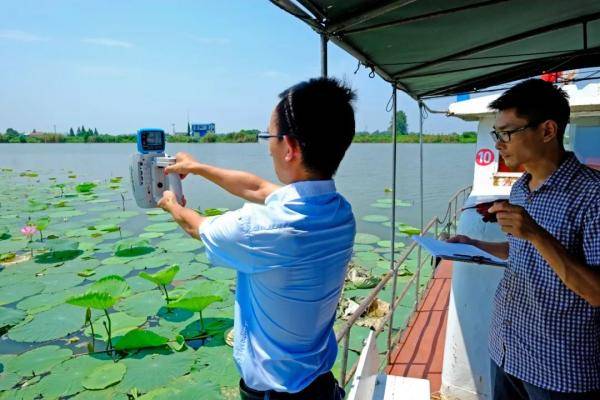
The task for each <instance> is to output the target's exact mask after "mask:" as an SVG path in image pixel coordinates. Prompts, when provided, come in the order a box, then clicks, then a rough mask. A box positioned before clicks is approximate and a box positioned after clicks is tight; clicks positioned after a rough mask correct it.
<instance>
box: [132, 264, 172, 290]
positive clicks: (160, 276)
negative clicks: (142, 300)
mask: <svg viewBox="0 0 600 400" xmlns="http://www.w3.org/2000/svg"><path fill="white" fill-rule="evenodd" d="M178 272H179V265H177V264H174V265H171V266H170V267H168V268H165V269H163V270H161V271H159V272H156V273H154V274H148V273H146V272H140V274H139V277H140V278H143V279H146V280H148V281H150V282H153V283H155V284H156V285H170V284H171V282H172V281H173V278H174V277H175V275H176V274H177V273H178Z"/></svg>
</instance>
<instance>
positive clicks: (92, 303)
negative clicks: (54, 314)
mask: <svg viewBox="0 0 600 400" xmlns="http://www.w3.org/2000/svg"><path fill="white" fill-rule="evenodd" d="M117 301H119V298H118V297H113V296H111V295H110V294H108V293H106V292H94V291H87V292H85V293H83V294H80V295H78V296H73V297H70V298H68V299H67V303H68V304H72V305H74V306H79V307H85V308H93V309H95V310H107V309H109V308H111V307H112V306H114V305H115V304H116V303H117Z"/></svg>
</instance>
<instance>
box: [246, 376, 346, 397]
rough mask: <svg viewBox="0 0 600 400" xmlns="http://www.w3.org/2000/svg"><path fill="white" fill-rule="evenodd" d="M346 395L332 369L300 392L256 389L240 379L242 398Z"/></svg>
mask: <svg viewBox="0 0 600 400" xmlns="http://www.w3.org/2000/svg"><path fill="white" fill-rule="evenodd" d="M344 396H346V393H345V392H344V390H343V389H342V388H340V387H339V386H338V382H337V380H336V379H335V378H334V377H333V374H332V373H331V371H330V372H327V373H325V374H323V375H320V376H318V377H317V378H316V379H315V380H314V381H312V383H311V384H310V385H308V386H307V387H305V388H304V389H303V390H302V391H300V392H298V393H282V392H276V391H274V390H268V391H264V392H263V391H260V390H254V389H252V388H249V387H248V386H246V383H245V382H244V380H243V379H240V397H241V399H242V400H342V399H343V398H344Z"/></svg>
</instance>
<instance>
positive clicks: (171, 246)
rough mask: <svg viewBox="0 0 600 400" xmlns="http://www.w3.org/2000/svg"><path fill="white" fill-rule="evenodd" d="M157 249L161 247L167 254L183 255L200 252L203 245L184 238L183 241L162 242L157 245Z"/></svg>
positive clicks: (194, 240)
mask: <svg viewBox="0 0 600 400" xmlns="http://www.w3.org/2000/svg"><path fill="white" fill-rule="evenodd" d="M159 247H161V248H162V249H164V250H166V251H168V252H179V253H185V252H188V251H196V250H200V249H201V248H203V247H204V245H203V244H202V242H201V241H200V240H197V239H189V238H185V239H171V240H165V241H162V242H161V243H160V244H159Z"/></svg>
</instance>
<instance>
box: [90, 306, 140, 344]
mask: <svg viewBox="0 0 600 400" xmlns="http://www.w3.org/2000/svg"><path fill="white" fill-rule="evenodd" d="M110 320H111V331H112V332H111V333H112V340H113V342H115V340H120V338H121V337H123V335H125V334H126V333H127V332H129V331H131V330H132V329H137V328H138V327H140V326H142V325H144V324H145V323H146V320H147V318H146V317H134V316H131V315H129V314H127V313H124V312H114V313H110ZM103 322H107V321H106V316H105V315H104V314H100V315H99V316H98V317H97V318H95V319H94V320H93V321H92V323H93V325H94V334H95V336H96V339H100V340H102V341H105V342H106V341H107V340H108V335H107V333H106V330H104V328H103V326H102V325H103ZM83 333H84V334H85V335H86V336H89V337H91V336H92V329H91V327H90V326H89V325H88V326H86V328H85V330H84V331H83Z"/></svg>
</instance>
